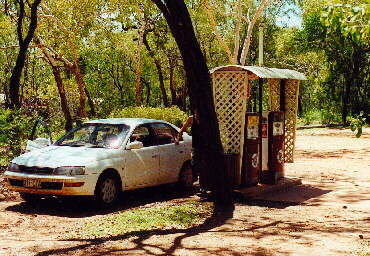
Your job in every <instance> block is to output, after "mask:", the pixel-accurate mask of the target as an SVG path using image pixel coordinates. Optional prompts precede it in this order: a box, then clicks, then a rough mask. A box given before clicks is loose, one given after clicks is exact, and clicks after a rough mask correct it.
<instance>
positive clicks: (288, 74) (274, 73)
mask: <svg viewBox="0 0 370 256" xmlns="http://www.w3.org/2000/svg"><path fill="white" fill-rule="evenodd" d="M243 70H245V71H250V72H252V73H253V74H255V75H256V76H258V77H259V78H278V79H296V80H307V78H306V76H305V75H304V74H302V73H300V72H298V71H295V70H291V69H281V68H266V67H256V66H239V65H227V66H221V67H216V68H214V69H212V70H210V73H211V74H213V73H214V72H216V71H243Z"/></svg>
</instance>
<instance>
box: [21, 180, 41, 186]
mask: <svg viewBox="0 0 370 256" xmlns="http://www.w3.org/2000/svg"><path fill="white" fill-rule="evenodd" d="M23 186H24V187H27V188H41V181H39V180H23Z"/></svg>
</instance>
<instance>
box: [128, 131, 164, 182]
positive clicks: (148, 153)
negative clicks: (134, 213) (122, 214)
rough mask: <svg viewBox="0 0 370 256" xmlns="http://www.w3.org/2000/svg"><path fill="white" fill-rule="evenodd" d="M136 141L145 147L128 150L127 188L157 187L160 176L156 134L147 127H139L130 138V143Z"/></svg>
mask: <svg viewBox="0 0 370 256" xmlns="http://www.w3.org/2000/svg"><path fill="white" fill-rule="evenodd" d="M135 140H137V141H140V142H142V143H143V145H144V147H143V148H140V149H131V150H126V164H125V173H124V177H125V178H124V183H125V186H126V187H127V188H139V187H146V186H152V185H155V184H156V183H157V180H158V174H159V152H158V148H157V147H156V145H155V144H156V143H155V136H154V132H153V131H152V130H151V128H150V127H148V126H147V125H141V126H138V127H137V128H136V129H135V130H134V131H133V133H132V135H131V137H130V142H132V141H135Z"/></svg>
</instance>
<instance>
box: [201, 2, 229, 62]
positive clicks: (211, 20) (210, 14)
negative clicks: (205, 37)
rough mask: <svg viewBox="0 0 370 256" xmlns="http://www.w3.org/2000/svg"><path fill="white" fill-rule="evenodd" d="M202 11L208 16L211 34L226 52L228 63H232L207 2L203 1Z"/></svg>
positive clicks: (227, 48)
mask: <svg viewBox="0 0 370 256" xmlns="http://www.w3.org/2000/svg"><path fill="white" fill-rule="evenodd" d="M204 9H205V11H206V13H207V15H208V18H209V22H210V23H211V26H212V29H213V33H215V35H216V38H217V40H218V41H219V43H220V44H221V46H222V48H223V49H224V51H225V52H226V54H227V57H228V58H229V63H230V64H231V63H233V57H232V55H231V51H230V48H229V47H228V46H227V44H226V43H225V40H223V39H222V36H221V33H220V32H219V31H218V30H217V25H216V21H215V17H214V15H213V9H212V8H211V7H210V6H209V2H208V0H205V1H204Z"/></svg>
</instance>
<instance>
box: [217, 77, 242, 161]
mask: <svg viewBox="0 0 370 256" xmlns="http://www.w3.org/2000/svg"><path fill="white" fill-rule="evenodd" d="M212 83H213V98H214V103H215V110H216V114H217V118H218V123H219V127H220V136H221V142H222V146H223V148H224V151H225V153H239V154H240V157H241V156H242V155H243V143H244V124H245V111H246V100H247V84H248V74H247V72H245V71H244V72H240V71H224V72H223V71H219V72H215V73H213V76H212Z"/></svg>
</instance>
